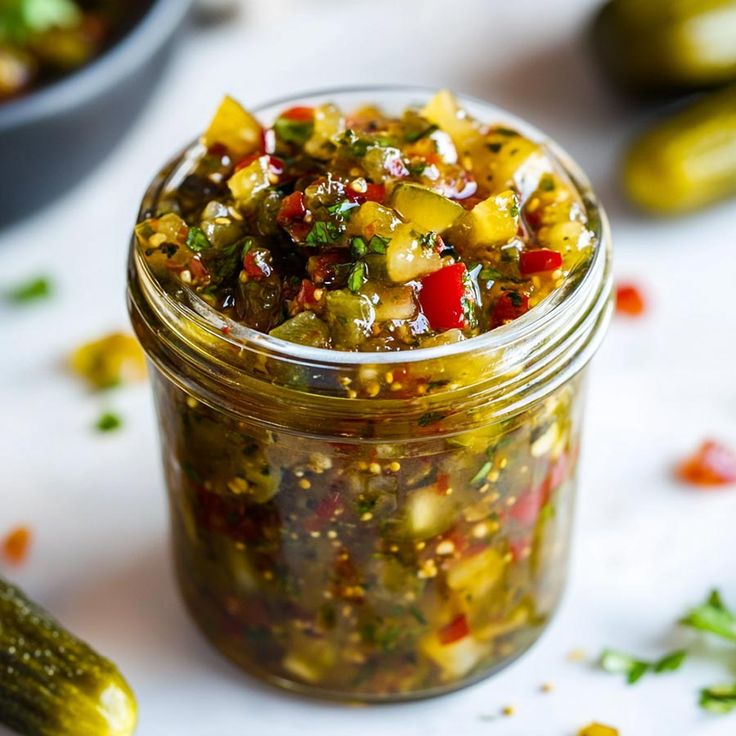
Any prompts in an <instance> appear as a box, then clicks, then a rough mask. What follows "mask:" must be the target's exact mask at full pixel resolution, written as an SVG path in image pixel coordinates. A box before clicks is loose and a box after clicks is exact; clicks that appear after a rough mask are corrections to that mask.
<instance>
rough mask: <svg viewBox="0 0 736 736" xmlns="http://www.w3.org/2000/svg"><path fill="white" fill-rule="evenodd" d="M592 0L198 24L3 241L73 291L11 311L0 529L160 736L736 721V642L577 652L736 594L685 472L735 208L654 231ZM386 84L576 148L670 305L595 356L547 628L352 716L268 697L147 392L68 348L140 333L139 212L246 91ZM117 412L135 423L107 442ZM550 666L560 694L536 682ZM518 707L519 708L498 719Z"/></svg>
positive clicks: (719, 339)
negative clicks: (234, 641)
mask: <svg viewBox="0 0 736 736" xmlns="http://www.w3.org/2000/svg"><path fill="white" fill-rule="evenodd" d="M593 5H595V2H594V0H556V1H555V2H546V3H543V2H540V0H515V2H513V3H506V2H503V3H502V2H500V0H455V1H454V2H452V3H450V2H447V0H401V1H400V2H396V0H370V2H369V1H368V0H343V1H342V2H338V1H337V0H260V1H258V0H251V2H250V3H248V4H247V5H246V7H245V12H243V13H242V15H241V17H240V19H239V21H238V22H237V23H235V24H232V25H231V26H229V27H227V28H224V29H223V28H218V29H211V30H208V31H199V32H197V33H192V34H191V35H189V36H187V37H184V38H182V43H181V46H180V48H179V52H178V54H177V55H176V57H175V58H174V60H173V63H172V64H171V65H170V66H169V67H168V70H167V72H166V74H165V79H164V82H163V84H162V85H161V87H160V89H159V92H158V95H157V96H156V98H155V100H154V101H153V103H152V104H151V105H150V106H149V107H148V109H147V111H146V112H145V113H144V114H143V116H142V117H141V118H140V120H139V121H138V123H137V125H136V126H135V128H134V129H133V130H131V131H130V133H129V135H127V136H126V137H125V138H124V140H122V141H121V143H120V145H119V147H118V148H117V149H116V150H115V151H114V152H113V153H112V154H111V155H110V156H109V158H108V159H107V160H106V161H104V162H103V163H102V164H101V165H100V167H99V169H98V170H97V171H96V172H95V173H94V174H93V175H92V176H90V177H89V179H87V180H86V181H85V182H84V183H83V184H82V185H80V186H77V187H75V188H74V189H72V190H71V191H69V192H68V194H67V195H66V196H65V197H64V198H63V199H61V200H59V201H58V202H57V203H56V204H54V205H53V206H51V207H49V208H48V209H46V210H45V211H44V212H42V213H39V214H38V215H36V216H35V217H33V218H32V219H30V220H28V221H26V222H24V223H22V224H18V225H16V226H15V227H13V228H12V229H9V230H6V231H4V232H2V233H0V241H1V242H0V246H1V247H0V258H1V259H2V271H1V272H0V288H2V287H3V286H7V285H10V284H14V283H15V282H17V281H19V280H23V279H25V278H26V277H29V276H34V275H36V274H38V273H48V274H50V275H51V276H52V277H53V280H54V282H55V283H56V285H57V291H58V293H57V296H56V298H54V299H53V300H51V301H48V302H44V303H39V304H37V305H34V306H33V307H28V308H24V309H14V310H11V309H10V308H8V307H0V355H1V356H2V360H0V468H2V475H1V476H0V477H1V480H0V534H2V533H3V532H4V531H6V530H9V529H10V528H11V527H13V526H14V525H16V524H18V523H22V522H27V523H29V524H30V525H31V526H32V527H33V530H34V533H35V542H34V546H33V550H32V554H31V556H30V559H29V560H28V563H27V564H26V565H25V566H24V567H23V568H22V569H20V570H17V571H16V570H10V569H5V570H4V572H5V574H7V575H10V576H12V577H13V579H15V580H16V581H17V582H19V583H20V584H22V585H23V586H24V587H25V588H26V589H27V591H28V592H29V593H31V594H33V595H34V596H35V597H36V598H37V599H39V600H40V601H41V602H43V603H44V604H45V605H46V606H47V607H49V608H50V609H51V610H52V611H53V612H54V613H55V614H56V615H57V616H58V617H60V618H61V619H62V621H64V622H65V623H66V624H67V625H68V626H69V627H71V628H72V629H73V630H74V631H75V632H77V633H78V634H79V635H81V636H83V637H84V638H86V639H88V640H90V641H91V642H93V643H94V644H95V645H96V646H97V647H98V648H99V649H100V650H101V651H103V652H105V653H107V654H109V655H110V656H111V657H113V658H114V659H115V660H116V661H117V662H118V663H119V664H120V666H121V668H122V670H123V671H124V672H125V673H126V675H127V676H128V678H129V679H130V681H131V682H132V684H133V686H134V688H135V690H136V692H137V694H138V698H139V702H140V714H141V721H140V729H139V734H140V736H159V735H160V736H240V735H241V734H254V733H265V734H268V735H269V736H284V735H287V734H296V733H302V734H320V736H338V735H339V736H346V735H349V736H353V735H356V736H361V735H363V734H376V733H380V734H390V735H391V736H410V735H415V734H416V735H417V736H420V735H421V736H429V735H430V734H437V735H438V736H444V735H445V734H452V733H458V734H469V735H471V736H475V735H480V734H495V735H496V736H573V735H574V734H575V733H576V731H577V729H578V728H579V727H581V726H583V725H585V724H586V723H587V722H589V721H591V720H600V721H602V722H604V723H610V724H613V725H616V726H618V727H619V728H620V729H621V733H622V734H624V735H625V736H649V735H659V734H662V735H663V736H664V735H666V736H685V735H687V736H690V735H691V734H697V735H700V734H702V735H703V736H726V735H732V734H734V733H736V714H735V715H734V716H732V717H730V718H729V717H728V716H725V717H714V716H708V715H705V714H703V713H701V712H700V711H699V709H698V708H697V705H696V697H697V690H698V688H699V687H700V686H702V685H706V684H711V683H714V682H718V681H722V680H725V681H728V680H730V679H733V678H736V672H735V671H734V670H735V669H736V651H734V652H733V653H730V654H729V653H728V651H727V650H726V651H721V650H718V649H716V651H715V655H714V656H708V657H703V656H700V655H702V654H703V653H704V652H705V651H706V650H704V649H703V648H702V647H700V648H699V649H698V651H699V652H700V655H698V656H695V657H693V658H692V659H691V661H689V662H688V663H687V665H686V666H685V667H684V668H683V670H682V671H681V672H678V673H677V674H675V675H671V676H662V677H658V678H649V679H647V680H645V681H642V682H641V683H640V684H638V685H637V686H635V687H627V686H625V685H624V684H623V682H621V681H620V679H619V678H617V677H615V676H612V675H607V674H605V673H601V672H599V671H597V670H596V669H595V668H594V667H593V666H590V665H585V664H580V663H577V664H576V663H571V662H569V661H567V659H566V655H567V653H568V652H569V651H570V650H572V649H576V648H582V649H584V650H585V651H587V652H588V653H589V654H590V656H591V657H595V655H597V653H598V652H599V651H600V650H601V648H602V647H603V646H617V647H620V648H623V649H625V650H630V651H632V652H634V653H638V654H641V655H656V654H661V653H663V652H664V651H666V650H669V649H670V648H673V647H674V646H676V645H680V644H683V643H685V644H687V643H689V642H690V641H691V638H692V637H690V635H689V634H687V632H681V631H680V632H677V630H676V627H675V625H674V621H675V620H676V619H677V617H678V616H679V615H681V613H682V612H683V611H684V610H685V609H686V608H687V607H688V606H689V605H690V604H694V603H697V602H699V601H700V600H701V599H702V598H703V597H704V595H705V594H706V591H707V589H708V588H709V587H710V586H719V587H720V588H721V589H722V591H723V593H724V595H725V596H726V599H727V600H730V601H731V602H732V603H733V604H735V605H736V570H735V568H734V557H733V549H734V543H733V539H734V532H733V528H734V526H733V519H734V518H736V491H731V492H728V491H716V492H710V493H703V492H698V491H694V490H691V489H688V488H684V487H682V486H679V485H677V484H676V483H675V482H673V480H672V478H671V465H672V463H673V461H674V460H675V459H677V458H678V457H680V456H681V455H682V454H683V453H685V452H687V451H688V450H690V448H691V447H693V446H694V445H695V444H697V443H698V442H699V441H700V440H701V439H702V438H704V437H706V436H715V437H721V438H723V439H724V440H725V441H729V442H731V443H732V444H736V421H735V419H736V381H735V380H734V375H735V371H734V365H735V361H736V341H735V340H734V336H736V309H734V306H733V264H734V258H735V250H734V248H736V244H735V243H734V236H733V231H734V224H735V222H736V220H735V215H736V207H734V205H733V204H730V205H724V206H723V207H720V208H717V209H715V210H713V211H710V212H708V213H705V214H703V215H698V216H696V217H692V218H690V219H687V220H681V221H671V222H651V221H647V220H644V219H641V218H638V217H637V216H636V215H634V214H633V213H632V212H630V211H628V210H627V209H626V207H625V205H624V204H623V203H622V202H621V200H620V199H619V197H618V195H617V193H616V190H615V176H614V174H615V164H616V161H617V160H618V156H619V150H620V147H621V144H622V142H623V141H624V140H625V138H626V136H627V135H628V134H629V133H630V132H631V130H632V129H633V127H634V126H635V125H636V124H637V120H638V118H637V114H635V113H632V112H631V111H627V110H626V109H625V108H624V107H623V106H622V105H621V104H620V103H618V102H617V101H616V100H615V99H614V98H612V97H610V96H609V95H608V94H607V93H606V91H605V89H604V87H603V86H602V85H601V84H599V81H598V79H597V78H596V76H595V74H594V72H593V71H592V69H591V67H590V64H589V61H588V58H587V56H586V54H585V53H584V50H583V49H582V47H581V44H580V40H579V32H580V29H581V26H582V24H583V23H584V21H585V19H586V18H587V16H588V14H589V12H590V10H591V9H592V7H593ZM387 81H388V82H407V83H423V84H430V85H435V86H449V87H451V88H455V89H457V90H461V91H465V92H469V93H473V94H476V95H479V96H481V97H484V98H487V99H489V100H492V101H494V102H496V103H498V104H500V105H502V106H505V107H507V108H510V109H512V110H513V111H514V112H516V113H518V114H520V115H522V116H525V117H527V118H529V119H530V120H531V121H532V122H534V123H536V124H537V125H539V126H540V127H542V128H543V129H545V130H546V131H547V132H549V133H550V134H551V135H552V136H553V137H555V138H556V139H558V141H559V142H560V143H562V144H563V145H564V146H566V147H567V148H568V149H569V150H570V152H571V153H572V154H573V155H574V156H575V157H576V158H577V159H578V160H579V162H580V163H581V164H582V165H583V167H584V168H586V169H587V170H588V172H589V173H590V175H591V177H592V179H593V180H594V182H595V184H596V186H597V188H598V189H599V191H600V193H601V194H602V196H603V198H604V200H605V201H606V203H607V205H608V208H609V212H610V214H611V217H612V220H613V226H614V233H615V242H616V254H617V255H616V258H617V263H616V271H617V274H618V275H619V276H620V277H621V278H634V279H638V280H640V281H641V283H642V284H643V285H644V286H645V288H646V290H647V292H648V294H649V297H650V301H651V309H650V311H649V313H648V314H647V316H646V317H645V318H644V319H641V320H638V321H636V320H631V321H622V320H618V321H616V322H615V323H614V325H613V327H612V329H611V332H610V335H609V337H608V339H607V341H606V343H605V345H604V347H603V349H602V350H601V353H600V354H599V356H598V358H597V360H596V361H595V364H594V369H593V374H592V380H591V384H590V398H589V406H588V417H587V434H586V439H585V443H584V458H583V470H582V478H581V496H580V503H579V507H578V511H579V514H578V524H577V532H576V543H575V554H574V560H573V567H572V576H571V580H570V585H569V588H568V592H567V596H566V599H565V601H564V605H563V606H562V608H561V610H560V612H559V615H558V616H557V618H556V619H555V621H554V622H553V624H552V625H551V627H550V628H549V630H548V632H547V633H546V635H545V636H544V638H543V639H542V641H541V642H540V643H539V644H538V645H537V646H535V647H534V648H533V649H532V651H531V652H530V653H529V654H528V655H526V656H525V657H524V658H523V659H522V660H521V661H519V662H518V663H516V664H515V665H513V666H511V667H509V668H508V669H507V670H506V671H504V672H503V673H501V674H500V675H498V676H496V677H494V678H493V679H491V680H488V681H486V682H484V683H482V684H480V685H477V686H475V687H473V688H470V689H468V690H465V691H462V692H460V693H457V694H454V695H450V696H447V697H443V698H439V699H435V700H433V701H431V702H424V703H418V704H408V705H400V706H390V707H371V708H361V709H356V708H349V707H344V706H338V705H330V704H323V703H320V702H312V701H304V700H300V699H297V698H294V697H291V696H288V695H285V694H282V693H281V692H278V691H275V690H272V689H269V688H267V687H264V686H260V685H258V684H256V683H254V682H253V681H251V680H249V679H246V678H245V677H244V676H241V675H240V674H239V673H238V672H236V671H235V670H234V669H232V668H231V667H230V666H229V665H227V664H225V663H224V662H223V661H221V660H220V659H219V658H218V657H217V656H215V654H213V653H212V652H211V651H210V650H209V649H208V647H207V646H206V645H205V644H204V643H203V642H202V640H201V639H200V638H199V636H198V635H197V633H196V632H195V631H194V628H193V626H192V625H191V624H190V623H189V621H188V620H187V618H186V616H185V614H184V612H183V609H182V606H181V604H180V603H179V600H178V598H177V595H176V592H175V590H174V585H173V580H172V575H171V572H170V569H169V562H168V556H167V539H166V538H167V530H166V509H165V502H164V492H163V488H162V480H161V473H160V469H159V458H158V446H157V437H156V432H155V427H154V418H153V413H152V406H151V400H150V397H149V393H148V389H147V387H146V386H140V387H132V388H129V389H125V390H122V391H120V392H118V393H114V394H112V395H110V396H109V397H106V398H104V399H102V398H100V397H99V396H93V395H89V394H87V393H85V392H84V390H83V389H82V388H81V387H80V386H79V385H78V384H77V383H76V382H75V381H74V379H71V378H69V377H68V376H66V375H65V373H64V371H63V370H62V369H61V368H60V363H61V361H62V359H63V357H64V356H65V355H66V354H67V353H68V351H69V350H70V349H71V348H73V347H74V346H76V345H77V344H78V343H80V342H82V341H85V340H87V339H89V338H91V337H94V336H96V335H97V334H102V333H105V332H106V331H109V330H111V329H114V328H121V327H122V328H126V327H127V316H126V312H125V306H124V298H123V294H124V285H125V255H126V249H127V244H128V233H129V230H130V227H131V224H132V221H133V217H134V213H135V210H136V205H137V202H138V200H139V198H140V195H141V193H142V191H143V189H144V187H145V185H146V183H147V181H148V180H149V178H150V177H151V175H152V174H153V173H154V170H155V169H156V167H157V165H158V164H160V163H161V162H162V160H163V158H164V157H167V156H168V155H169V153H170V152H172V151H173V150H174V149H175V148H177V147H178V146H180V145H181V144H183V143H184V142H186V141H187V140H189V139H190V138H191V137H192V136H193V135H194V134H195V133H196V132H197V131H198V130H199V129H201V128H202V126H203V125H204V123H205V122H206V120H207V119H208V118H209V115H210V113H211V111H212V109H213V107H214V105H215V104H216V102H217V101H218V98H219V97H220V96H221V94H222V93H223V92H224V91H230V92H232V93H234V94H235V95H237V96H239V97H240V98H242V99H243V101H244V102H246V103H257V102H261V101H264V100H267V99H269V98H271V97H274V96H280V95H282V94H285V93H288V92H292V91H299V90H300V89H311V88H315V87H320V86H325V85H335V84H351V83H360V82H387ZM80 145H83V141H80ZM108 406H109V407H111V408H114V409H115V410H116V411H119V412H120V413H121V414H122V415H123V416H124V417H125V428H124V430H123V431H120V432H118V433H112V434H110V435H104V436H103V435H99V434H95V433H94V432H93V431H91V429H90V425H91V424H92V423H93V422H94V421H95V419H96V418H97V416H98V415H99V413H100V411H101V409H102V408H104V407H108ZM711 654H712V650H711ZM546 681H551V682H553V683H554V684H555V690H554V692H552V693H550V694H542V693H540V691H539V688H540V685H541V684H542V683H543V682H546ZM509 704H510V705H513V706H515V708H516V711H517V713H516V715H515V716H513V717H510V718H508V717H502V716H499V715H498V714H499V711H500V709H501V708H502V707H503V706H505V705H509ZM484 716H485V718H484ZM494 716H497V717H496V718H495V719H494V720H492V721H490V720H489V719H488V717H494Z"/></svg>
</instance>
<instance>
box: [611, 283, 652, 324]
mask: <svg viewBox="0 0 736 736" xmlns="http://www.w3.org/2000/svg"><path fill="white" fill-rule="evenodd" d="M646 308H647V305H646V301H645V299H644V296H643V294H642V293H641V291H640V289H639V288H638V287H637V286H634V284H619V285H618V286H617V287H616V313H617V314H621V315H624V316H625V317H641V315H642V314H644V312H645V311H646Z"/></svg>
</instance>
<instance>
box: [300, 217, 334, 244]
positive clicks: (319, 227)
mask: <svg viewBox="0 0 736 736" xmlns="http://www.w3.org/2000/svg"><path fill="white" fill-rule="evenodd" d="M341 235H342V230H340V228H339V227H338V226H337V225H336V224H335V223H334V222H322V221H321V220H320V221H318V222H315V223H314V225H313V226H312V229H311V230H310V231H309V234H308V235H307V237H306V239H305V241H304V242H305V243H306V244H307V245H332V244H333V243H336V242H337V241H338V240H339V239H340V236H341Z"/></svg>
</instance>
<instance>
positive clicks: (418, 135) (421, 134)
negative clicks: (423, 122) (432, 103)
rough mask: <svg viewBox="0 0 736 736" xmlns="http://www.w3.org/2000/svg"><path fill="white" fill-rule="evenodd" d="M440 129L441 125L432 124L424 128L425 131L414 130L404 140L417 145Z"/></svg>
mask: <svg viewBox="0 0 736 736" xmlns="http://www.w3.org/2000/svg"><path fill="white" fill-rule="evenodd" d="M439 129H440V126H439V125H434V124H432V125H430V126H428V127H426V128H424V130H412V131H410V132H409V133H407V134H406V135H405V136H404V140H405V141H406V142H407V143H416V142H417V141H420V140H422V138H427V137H428V136H430V135H432V133H434V132H436V131H438V130H439Z"/></svg>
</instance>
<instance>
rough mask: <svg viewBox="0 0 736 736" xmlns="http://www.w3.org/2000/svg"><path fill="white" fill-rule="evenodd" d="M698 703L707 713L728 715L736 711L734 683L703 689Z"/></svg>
mask: <svg viewBox="0 0 736 736" xmlns="http://www.w3.org/2000/svg"><path fill="white" fill-rule="evenodd" d="M699 702H700V707H701V708H702V709H703V710H707V711H708V712H709V713H718V714H725V713H730V712H731V711H733V710H734V709H736V683H733V684H730V685H728V684H727V685H711V686H710V687H706V688H703V689H702V690H701V691H700V701H699Z"/></svg>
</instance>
